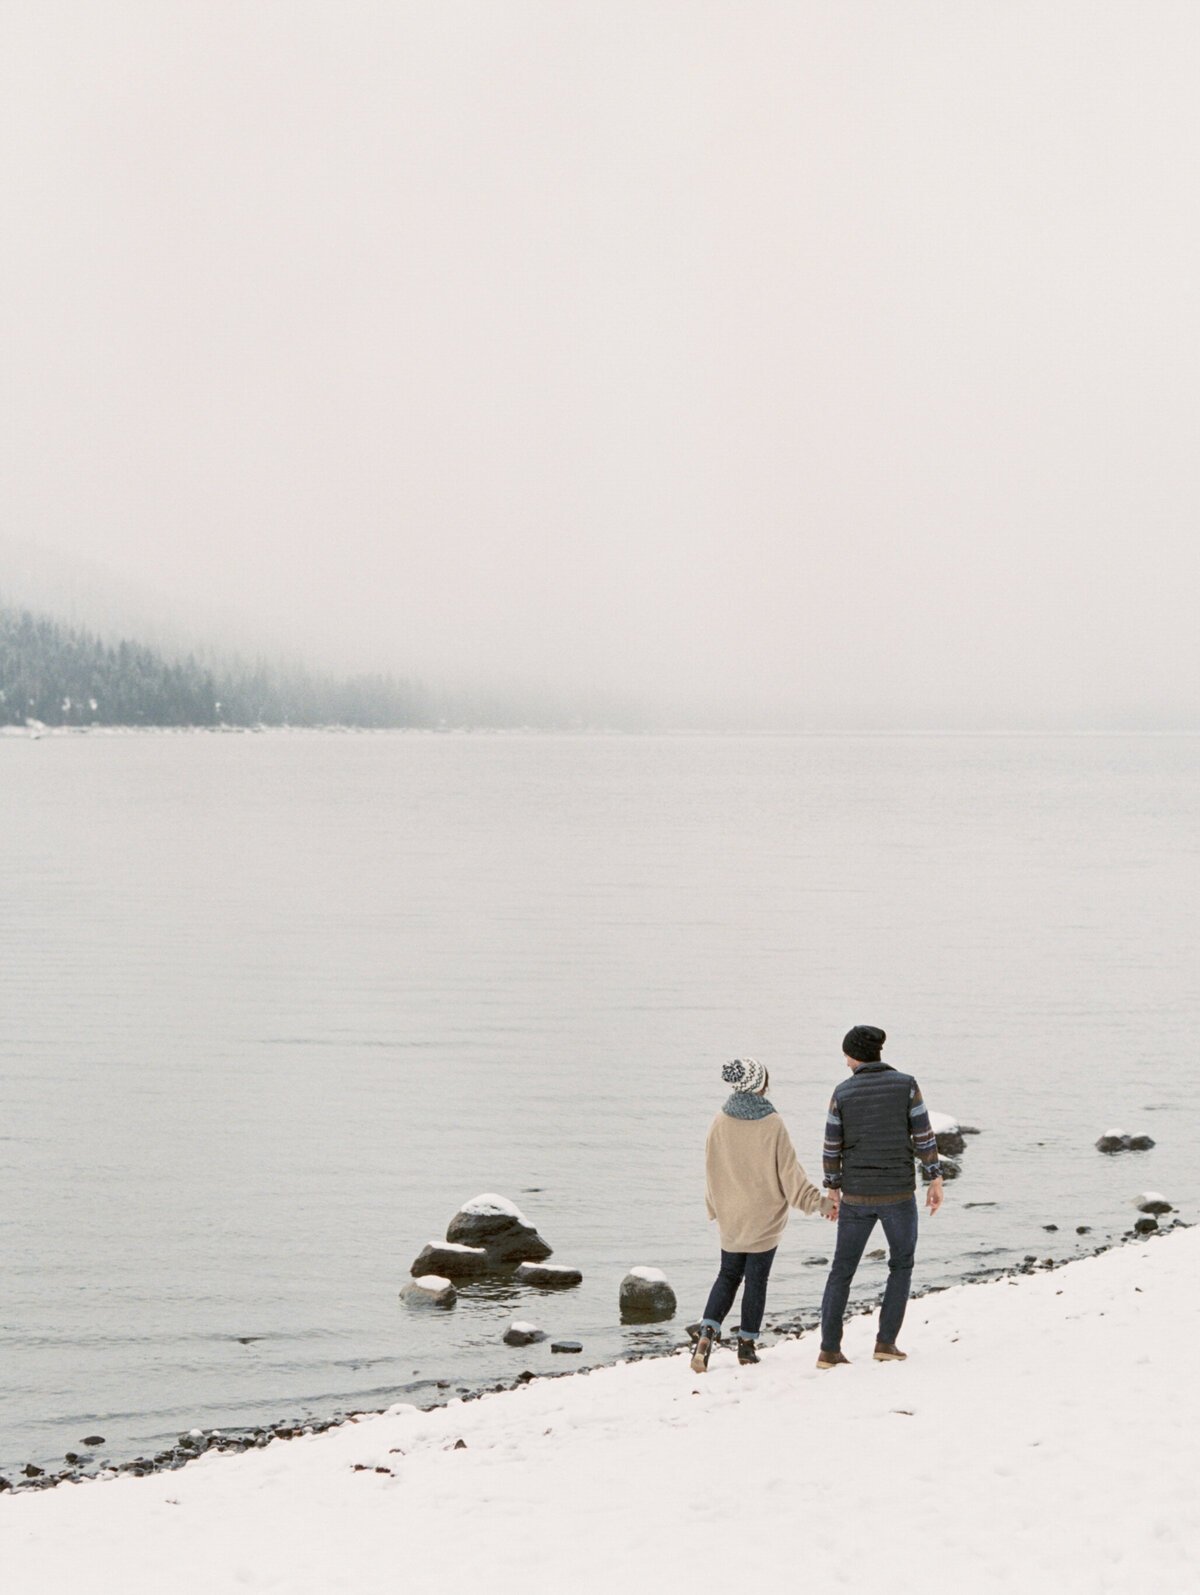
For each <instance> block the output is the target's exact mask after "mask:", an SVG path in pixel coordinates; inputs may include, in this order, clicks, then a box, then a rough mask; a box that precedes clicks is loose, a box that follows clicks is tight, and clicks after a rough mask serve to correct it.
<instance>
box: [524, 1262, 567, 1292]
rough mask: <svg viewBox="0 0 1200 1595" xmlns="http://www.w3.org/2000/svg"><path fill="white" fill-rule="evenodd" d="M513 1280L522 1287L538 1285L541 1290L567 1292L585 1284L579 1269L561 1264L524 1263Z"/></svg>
mask: <svg viewBox="0 0 1200 1595" xmlns="http://www.w3.org/2000/svg"><path fill="white" fill-rule="evenodd" d="M513 1278H514V1279H515V1280H517V1281H518V1283H519V1284H522V1285H536V1286H537V1288H538V1289H539V1290H566V1289H568V1288H569V1287H570V1286H571V1285H582V1284H583V1275H582V1274H581V1273H580V1272H579V1270H578V1269H577V1268H564V1267H562V1265H561V1264H559V1263H522V1264H521V1265H520V1267H519V1268H518V1269H517V1271H516V1273H515V1274H514V1275H513Z"/></svg>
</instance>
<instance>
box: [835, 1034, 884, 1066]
mask: <svg viewBox="0 0 1200 1595" xmlns="http://www.w3.org/2000/svg"><path fill="white" fill-rule="evenodd" d="M886 1040H887V1031H886V1030H880V1029H879V1027H878V1025H855V1026H854V1028H853V1029H852V1030H847V1032H846V1034H845V1037H844V1038H843V1040H842V1051H843V1052H844V1053H845V1054H846V1056H847V1057H848V1058H853V1059H854V1061H855V1062H856V1063H878V1062H879V1055H880V1053H881V1052H882V1051H883V1044H884V1042H885V1041H886Z"/></svg>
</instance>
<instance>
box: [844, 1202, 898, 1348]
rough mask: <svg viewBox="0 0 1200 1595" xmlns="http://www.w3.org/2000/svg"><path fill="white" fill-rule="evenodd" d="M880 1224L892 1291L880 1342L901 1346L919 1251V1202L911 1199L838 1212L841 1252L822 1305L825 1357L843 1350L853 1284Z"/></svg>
mask: <svg viewBox="0 0 1200 1595" xmlns="http://www.w3.org/2000/svg"><path fill="white" fill-rule="evenodd" d="M876 1219H878V1220H879V1222H880V1223H881V1224H882V1225H883V1233H884V1235H885V1236H886V1237H887V1243H888V1278H887V1289H886V1290H885V1291H884V1293H883V1306H882V1307H881V1308H880V1310H879V1334H878V1336H877V1339H879V1340H882V1341H884V1342H886V1344H888V1345H892V1346H894V1345H895V1343H896V1336H897V1335H898V1334H899V1333H900V1325H901V1324H902V1323H903V1322H904V1309H905V1308H906V1307H907V1306H908V1288H909V1286H910V1285H911V1284H912V1271H913V1256H914V1254H915V1253H916V1250H917V1199H916V1197H915V1196H911V1197H909V1199H908V1200H907V1201H906V1202H862V1203H859V1202H847V1201H843V1202H842V1205H841V1207H840V1208H839V1209H838V1227H837V1248H836V1250H835V1251H834V1254H833V1262H832V1264H831V1265H830V1268H829V1278H828V1279H827V1280H826V1281H825V1295H824V1298H823V1300H822V1302H821V1350H822V1351H840V1350H841V1345H842V1319H843V1318H844V1317H845V1313H846V1302H847V1301H848V1300H849V1297H850V1282H851V1280H852V1279H853V1278H854V1274H855V1270H856V1269H857V1268H858V1265H859V1262H860V1261H861V1259H862V1254H863V1250H864V1248H865V1247H866V1244H867V1240H868V1238H869V1236H870V1234H871V1231H872V1230H873V1229H874V1228H875V1220H876Z"/></svg>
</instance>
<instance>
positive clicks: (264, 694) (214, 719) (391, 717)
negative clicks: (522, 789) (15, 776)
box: [0, 608, 450, 728]
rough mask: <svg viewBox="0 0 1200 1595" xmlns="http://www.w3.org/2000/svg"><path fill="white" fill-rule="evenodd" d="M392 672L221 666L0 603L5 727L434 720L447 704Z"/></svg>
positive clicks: (0, 702)
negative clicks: (347, 675) (173, 656)
mask: <svg viewBox="0 0 1200 1595" xmlns="http://www.w3.org/2000/svg"><path fill="white" fill-rule="evenodd" d="M449 707H450V706H449V705H448V704H446V703H439V702H437V701H436V700H435V698H434V696H433V695H432V694H431V693H429V692H428V691H426V690H425V689H424V688H422V687H420V686H417V685H415V684H413V683H411V682H407V681H397V680H395V679H394V678H392V677H390V676H381V675H378V676H358V677H354V678H351V679H347V680H338V679H335V678H332V677H328V676H321V675H311V674H309V673H307V672H304V671H297V670H292V671H285V670H279V669H275V668H272V667H270V666H267V665H264V664H261V663H259V664H256V665H253V666H245V665H230V666H225V667H222V668H220V669H213V668H211V667H209V666H207V665H200V664H197V662H196V660H195V659H194V658H192V657H189V658H187V659H184V660H169V659H166V658H164V657H163V656H162V655H161V654H159V653H157V652H156V651H155V650H154V649H151V648H145V647H142V646H140V645H139V644H137V643H135V642H129V641H122V642H118V643H108V642H103V641H101V640H100V639H99V638H98V637H95V636H93V635H91V633H89V632H87V631H84V630H81V629H79V628H76V627H74V626H68V625H64V624H62V623H61V622H59V621H55V620H50V619H48V618H46V617H45V616H42V615H35V614H32V613H30V612H29V611H28V610H23V609H12V608H0V725H23V724H24V723H25V722H26V720H40V721H41V722H42V723H43V724H45V725H49V726H66V725H75V726H86V725H102V726H114V725H121V726H139V725H143V726H193V725H194V726H213V725H237V726H247V725H294V726H316V725H353V726H366V727H377V728H385V727H402V726H430V725H436V724H438V723H439V722H440V721H441V720H442V719H443V718H444V717H445V715H446V713H447V712H448V711H449Z"/></svg>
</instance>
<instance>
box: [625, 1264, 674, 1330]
mask: <svg viewBox="0 0 1200 1595" xmlns="http://www.w3.org/2000/svg"><path fill="white" fill-rule="evenodd" d="M676 1305H677V1304H676V1301H675V1292H674V1291H673V1290H672V1289H671V1287H670V1285H669V1284H668V1283H667V1276H666V1275H665V1274H664V1273H663V1271H662V1270H661V1269H660V1268H646V1267H644V1266H641V1267H638V1268H631V1269H630V1270H629V1272H628V1273H627V1274H626V1275H625V1278H624V1279H623V1280H622V1281H621V1294H620V1308H621V1320H622V1322H623V1323H643V1324H647V1323H661V1322H662V1320H663V1319H665V1318H673V1317H674V1316H675V1308H676Z"/></svg>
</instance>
